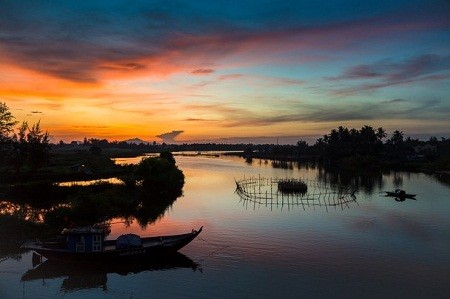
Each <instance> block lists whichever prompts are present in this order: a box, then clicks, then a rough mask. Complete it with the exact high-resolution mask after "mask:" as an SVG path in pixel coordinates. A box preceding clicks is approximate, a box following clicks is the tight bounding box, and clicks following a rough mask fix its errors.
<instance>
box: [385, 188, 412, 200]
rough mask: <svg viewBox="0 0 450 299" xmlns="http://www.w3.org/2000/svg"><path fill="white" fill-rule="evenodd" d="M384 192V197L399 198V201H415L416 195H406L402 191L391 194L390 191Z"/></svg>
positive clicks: (397, 190)
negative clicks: (408, 199) (407, 199)
mask: <svg viewBox="0 0 450 299" xmlns="http://www.w3.org/2000/svg"><path fill="white" fill-rule="evenodd" d="M385 192H386V196H390V197H397V198H401V199H405V198H410V199H415V197H416V194H408V193H406V192H405V191H404V190H401V189H396V190H395V191H393V192H391V191H385Z"/></svg>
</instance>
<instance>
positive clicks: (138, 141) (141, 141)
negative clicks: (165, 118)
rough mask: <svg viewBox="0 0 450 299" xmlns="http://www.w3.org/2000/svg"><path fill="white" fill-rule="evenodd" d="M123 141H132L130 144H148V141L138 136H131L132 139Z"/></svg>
mask: <svg viewBox="0 0 450 299" xmlns="http://www.w3.org/2000/svg"><path fill="white" fill-rule="evenodd" d="M124 141H125V142H126V143H132V144H141V143H143V144H150V142H147V141H144V140H142V139H140V138H132V139H127V140H124Z"/></svg>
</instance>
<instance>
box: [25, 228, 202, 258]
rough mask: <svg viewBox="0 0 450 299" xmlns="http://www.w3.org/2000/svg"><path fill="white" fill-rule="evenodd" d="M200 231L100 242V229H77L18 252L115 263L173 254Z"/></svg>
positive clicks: (29, 244) (102, 236)
mask: <svg viewBox="0 0 450 299" xmlns="http://www.w3.org/2000/svg"><path fill="white" fill-rule="evenodd" d="M202 229H203V226H202V227H201V228H200V229H199V230H192V232H190V233H187V234H181V235H172V236H158V237H145V238H141V237H139V236H137V235H133V234H127V235H122V236H120V237H119V238H117V240H103V239H104V232H103V229H101V228H96V227H80V228H73V229H65V230H63V231H62V233H61V237H62V238H60V239H58V240H53V241H39V240H38V241H31V242H27V243H25V244H23V245H22V246H21V248H24V249H29V250H33V251H34V252H36V253H37V254H39V255H41V256H43V257H45V258H47V259H49V260H59V261H95V262H98V261H114V262H116V261H118V260H133V259H142V258H149V257H154V256H157V255H162V254H167V253H173V252H176V251H178V250H180V249H181V248H183V247H184V246H186V245H187V244H189V243H190V242H191V241H192V240H194V239H195V238H196V237H197V236H198V234H200V233H201V231H202Z"/></svg>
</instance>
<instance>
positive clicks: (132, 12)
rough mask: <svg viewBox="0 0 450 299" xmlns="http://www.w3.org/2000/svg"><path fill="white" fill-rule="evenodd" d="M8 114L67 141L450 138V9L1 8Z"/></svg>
mask: <svg viewBox="0 0 450 299" xmlns="http://www.w3.org/2000/svg"><path fill="white" fill-rule="evenodd" d="M0 102H5V103H6V104H7V106H8V107H9V108H10V110H11V112H12V113H13V115H14V116H15V117H16V118H17V120H19V121H23V120H27V121H28V122H30V123H35V122H37V121H39V120H40V121H41V126H42V128H44V129H46V130H48V131H49V133H50V135H51V136H52V138H53V140H54V141H59V140H65V141H71V140H81V139H83V138H84V137H85V136H86V137H88V138H107V139H110V140H124V139H128V138H133V137H138V138H141V139H143V140H147V141H153V140H156V141H160V140H161V139H159V138H157V137H156V136H157V135H160V134H162V133H166V132H171V131H184V132H183V133H182V134H180V135H179V136H178V137H177V140H178V141H182V142H190V141H202V140H208V141H209V140H218V139H220V138H231V139H226V140H246V141H248V140H255V141H257V140H262V139H257V138H255V137H269V138H268V139H269V140H270V139H272V140H275V141H276V138H279V139H281V140H283V138H284V139H285V140H292V141H293V142H296V140H298V138H302V137H305V136H310V137H311V136H313V137H314V136H320V135H322V134H326V133H328V132H329V130H330V129H332V128H335V127H337V126H339V125H343V126H347V127H356V128H360V127H361V126H362V125H365V124H369V125H372V126H374V127H379V126H382V127H384V128H385V129H387V130H388V133H392V131H393V130H395V129H399V130H402V131H404V132H405V133H406V134H408V135H418V134H425V135H426V134H431V135H437V136H438V137H440V136H446V137H450V2H449V1H448V0H442V1H432V0H428V1H415V0H409V1H393V0H392V1H391V0H389V1H382V0H378V1H360V0H357V1H311V0H308V1H264V0H260V1H244V0H242V1H233V0H224V1H219V0H215V1H197V0H196V1H113V0H105V1H17V0H10V1H8V0H0ZM238 137H240V138H242V139H237V138H238ZM244 137H245V138H244ZM266 139H267V138H266Z"/></svg>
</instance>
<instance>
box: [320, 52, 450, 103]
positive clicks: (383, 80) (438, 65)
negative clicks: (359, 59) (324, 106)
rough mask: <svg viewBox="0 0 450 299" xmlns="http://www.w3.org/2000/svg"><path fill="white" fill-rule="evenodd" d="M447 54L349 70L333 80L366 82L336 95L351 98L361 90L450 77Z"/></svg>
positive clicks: (355, 67) (387, 62) (449, 56)
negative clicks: (350, 96)
mask: <svg viewBox="0 0 450 299" xmlns="http://www.w3.org/2000/svg"><path fill="white" fill-rule="evenodd" d="M449 72H450V55H446V56H443V55H435V54H424V55H420V56H416V57H412V58H410V59H407V60H404V61H399V62H398V61H392V60H381V61H378V62H375V63H373V64H365V65H358V66H354V67H351V68H350V69H347V70H344V72H343V73H342V74H341V75H340V76H338V77H333V78H328V80H331V81H340V80H350V81H351V80H355V79H358V80H365V81H368V82H365V83H361V84H358V85H356V86H352V87H345V88H339V89H337V90H335V93H336V94H338V95H350V94H354V93H357V92H360V91H370V90H376V89H380V88H385V87H390V86H395V85H402V84H410V83H415V82H425V81H440V80H447V79H449V78H450V73H449Z"/></svg>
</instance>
